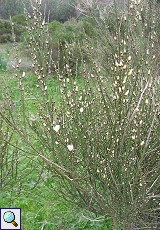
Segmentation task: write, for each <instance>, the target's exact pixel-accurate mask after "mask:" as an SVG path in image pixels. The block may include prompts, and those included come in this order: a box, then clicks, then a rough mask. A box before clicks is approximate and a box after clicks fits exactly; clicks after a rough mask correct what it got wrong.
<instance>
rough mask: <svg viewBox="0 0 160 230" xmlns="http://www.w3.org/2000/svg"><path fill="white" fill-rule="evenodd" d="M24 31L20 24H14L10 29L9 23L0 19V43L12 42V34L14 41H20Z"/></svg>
mask: <svg viewBox="0 0 160 230" xmlns="http://www.w3.org/2000/svg"><path fill="white" fill-rule="evenodd" d="M24 31H25V28H24V26H22V25H21V24H20V25H18V24H15V25H14V26H13V28H12V23H11V21H8V20H3V19H0V43H6V42H13V35H12V33H13V32H14V35H15V39H16V41H20V38H21V35H22V34H23V32H24Z"/></svg>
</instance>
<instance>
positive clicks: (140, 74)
mask: <svg viewBox="0 0 160 230" xmlns="http://www.w3.org/2000/svg"><path fill="white" fill-rule="evenodd" d="M130 6H132V7H130V8H129V9H128V11H127V12H126V14H127V15H124V14H123V13H121V18H119V17H116V23H115V28H114V29H115V31H116V34H114V33H112V32H111V31H108V30H106V27H105V21H103V22H102V21H101V20H100V21H99V25H100V28H103V37H102V41H101V43H100V45H101V46H102V44H105V45H106V47H107V46H108V47H110V51H111V48H112V53H111V52H110V51H109V57H110V59H109V60H108V62H109V61H110V63H108V62H107V66H106V67H105V66H104V63H103V69H102V63H100V61H99V59H98V58H97V59H98V61H99V63H98V62H97V59H95V56H96V55H95V54H94V53H96V54H97V50H96V49H95V47H92V46H90V44H89V42H88V40H86V46H85V47H82V50H83V48H86V50H87V54H88V59H89V60H90V62H88V63H87V62H86V61H85V60H84V59H83V57H82V59H81V66H82V69H81V73H79V74H81V84H80V83H79V81H78V80H77V78H75V79H73V78H72V69H71V67H70V65H69V64H67V62H68V60H69V59H68V58H70V57H69V56H64V61H65V62H66V65H65V66H64V67H65V68H64V70H63V74H62V71H60V70H59V68H56V73H57V75H56V76H57V77H58V80H59V82H60V83H61V90H60V91H61V100H60V103H59V104H58V106H56V103H55V101H56V97H54V95H53V84H54V78H55V77H56V76H54V77H53V76H52V75H51V71H50V70H51V65H52V64H53V65H54V62H53V59H52V51H51V49H50V47H49V42H48V41H49V40H47V39H46V38H49V36H50V35H49V34H47V30H46V27H45V26H44V24H43V21H42V18H41V17H38V18H37V17H36V15H35V20H36V21H38V22H39V24H38V23H37V24H36V26H37V27H36V26H34V27H33V26H32V25H30V30H29V31H30V34H32V33H31V32H35V31H37V28H39V30H38V32H39V31H40V32H39V33H38V36H37V37H38V38H39V40H38V41H37V40H35V39H34V38H33V37H31V39H30V43H29V45H30V48H31V53H32V58H33V65H34V68H35V75H36V78H37V81H36V83H35V85H36V87H37V91H38V97H37V100H36V101H35V102H33V104H32V106H33V107H32V110H30V109H29V107H28V104H27V102H26V100H25V96H27V98H28V97H29V96H31V97H32V96H33V94H34V93H35V94H34V95H35V97H36V95H37V94H36V92H32V93H30V94H29V95H28V92H29V89H27V86H26V85H25V74H24V73H23V74H22V75H21V74H20V73H19V72H18V73H19V79H18V80H19V81H18V84H19V87H20V94H21V97H20V102H21V103H19V105H18V107H17V108H16V109H17V112H15V113H12V110H11V109H10V110H9V116H7V114H3V112H0V115H1V116H2V118H3V119H4V120H5V121H6V122H7V124H8V125H9V126H10V127H12V128H13V130H14V131H15V132H16V133H18V134H19V137H20V138H21V140H22V142H25V143H26V145H27V146H28V148H29V149H27V154H26V159H28V158H29V154H30V157H31V158H34V156H33V155H34V154H35V158H36V156H37V157H38V158H39V159H41V160H42V161H43V162H44V165H42V166H41V165H40V166H41V167H42V170H43V167H45V168H47V170H48V171H49V172H50V173H51V174H52V175H53V177H54V178H57V181H58V185H59V189H58V192H59V193H60V194H61V195H62V197H63V198H64V199H66V200H68V201H69V202H71V203H73V204H75V205H77V206H78V207H79V208H82V209H86V210H88V211H90V212H93V213H95V214H96V215H99V216H102V217H103V218H105V217H107V218H110V219H112V220H113V225H114V227H115V229H116V230H119V229H121V228H122V229H123V230H126V229H133V228H134V227H135V228H148V229H150V228H151V227H152V228H153V227H154V228H158V224H159V223H158V217H159V216H158V215H159V214H158V210H159V208H158V200H159V182H158V181H159V95H158V91H159V90H158V89H159V88H158V87H159V86H158V83H159V79H158V75H157V73H158V71H159V66H158V65H157V62H158V60H157V59H158V58H157V57H158V56H157V54H156V52H155V51H156V49H157V47H158V38H157V33H156V27H155V20H156V17H157V15H156V14H155V12H156V8H154V7H153V8H152V9H150V8H149V6H148V5H144V2H141V3H139V4H133V2H132V5H130ZM38 9H39V6H37V11H38ZM146 9H147V10H148V11H149V10H151V11H150V15H148V16H149V17H150V16H152V17H151V22H150V24H148V23H147V21H146V25H145V27H144V24H143V22H142V19H141V17H140V16H139V15H140V12H143V11H145V10H146ZM37 15H40V13H39V14H37ZM115 16H117V14H116V11H115ZM126 18H127V19H128V21H126ZM97 20H99V19H98V18H97ZM113 20H115V19H113ZM121 25H126V27H125V33H122V30H121ZM38 26H39V27H38ZM146 27H147V29H148V30H150V34H149V36H148V37H147V38H146V37H145V36H144V34H145V30H146ZM101 34H102V33H101ZM47 36H48V37H47ZM98 39H99V37H98ZM98 41H100V40H98ZM104 42H105V43H104ZM83 45H85V43H83ZM102 47H103V46H102ZM100 50H101V51H103V50H102V49H100ZM68 55H70V54H69V53H68ZM137 59H138V60H137ZM109 64H110V65H109ZM102 70H103V71H102ZM18 73H17V74H18ZM65 74H66V75H67V78H65V76H64V75H65ZM25 87H26V88H25ZM6 101H7V98H6ZM33 108H34V109H33ZM33 110H34V111H35V114H34V115H32V116H31V115H30V114H31V113H32V111H33ZM10 115H12V116H11V117H10ZM20 118H21V119H20ZM35 167H36V166H35ZM53 177H52V178H53ZM55 180H56V179H54V180H53V181H55ZM53 181H51V182H50V183H51V186H50V187H52V183H53ZM53 189H54V188H53ZM55 189H56V188H55Z"/></svg>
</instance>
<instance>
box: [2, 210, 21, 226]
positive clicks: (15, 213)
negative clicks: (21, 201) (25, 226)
mask: <svg viewBox="0 0 160 230" xmlns="http://www.w3.org/2000/svg"><path fill="white" fill-rule="evenodd" d="M0 217H1V219H0V230H13V229H14V230H21V209H20V208H1V209H0Z"/></svg>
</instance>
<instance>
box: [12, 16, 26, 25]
mask: <svg viewBox="0 0 160 230" xmlns="http://www.w3.org/2000/svg"><path fill="white" fill-rule="evenodd" d="M12 22H14V23H16V24H17V25H21V26H26V17H25V15H24V14H17V15H14V16H13V17H12Z"/></svg>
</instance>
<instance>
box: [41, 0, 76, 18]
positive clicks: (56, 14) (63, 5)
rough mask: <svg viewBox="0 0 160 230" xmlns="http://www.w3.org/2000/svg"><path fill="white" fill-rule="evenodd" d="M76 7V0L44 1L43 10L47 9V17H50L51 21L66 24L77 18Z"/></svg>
mask: <svg viewBox="0 0 160 230" xmlns="http://www.w3.org/2000/svg"><path fill="white" fill-rule="evenodd" d="M74 5H75V0H66V1H59V0H46V1H44V2H43V1H42V6H41V8H42V9H44V8H45V7H46V17H48V16H49V19H50V21H53V20H56V21H60V22H65V21H67V20H69V19H70V18H72V17H74V16H75V9H74Z"/></svg>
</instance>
